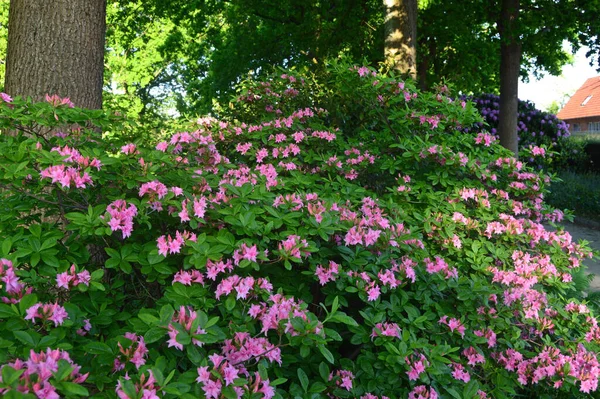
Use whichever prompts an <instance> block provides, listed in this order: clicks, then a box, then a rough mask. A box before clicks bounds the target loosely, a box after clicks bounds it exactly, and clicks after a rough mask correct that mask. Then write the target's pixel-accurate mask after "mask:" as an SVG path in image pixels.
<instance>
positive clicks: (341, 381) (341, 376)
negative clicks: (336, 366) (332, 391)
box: [329, 370, 354, 391]
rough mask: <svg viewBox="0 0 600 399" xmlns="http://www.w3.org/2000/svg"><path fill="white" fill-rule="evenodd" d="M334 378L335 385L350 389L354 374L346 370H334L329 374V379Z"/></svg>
mask: <svg viewBox="0 0 600 399" xmlns="http://www.w3.org/2000/svg"><path fill="white" fill-rule="evenodd" d="M334 379H335V385H337V386H338V387H341V388H344V389H345V390H346V391H351V390H352V381H354V374H353V373H352V372H351V371H348V370H336V372H335V373H331V374H330V375H329V381H331V380H334Z"/></svg>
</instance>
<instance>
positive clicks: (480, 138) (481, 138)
mask: <svg viewBox="0 0 600 399" xmlns="http://www.w3.org/2000/svg"><path fill="white" fill-rule="evenodd" d="M495 141H496V137H495V136H494V135H492V134H489V133H478V134H477V137H475V144H481V143H483V145H484V146H486V147H489V146H490V145H491V144H492V143H493V142H495Z"/></svg>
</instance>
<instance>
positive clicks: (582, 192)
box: [548, 171, 600, 220]
mask: <svg viewBox="0 0 600 399" xmlns="http://www.w3.org/2000/svg"><path fill="white" fill-rule="evenodd" d="M558 177H559V179H560V181H557V182H554V183H552V186H551V187H550V193H549V194H548V202H549V203H550V204H552V206H555V207H556V208H559V209H566V208H568V209H571V210H572V211H573V212H574V213H575V214H576V215H578V216H583V217H588V218H592V219H595V220H600V176H598V175H597V174H595V173H591V172H587V173H575V172H568V171H564V172H560V173H559V174H558Z"/></svg>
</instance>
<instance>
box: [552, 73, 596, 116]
mask: <svg viewBox="0 0 600 399" xmlns="http://www.w3.org/2000/svg"><path fill="white" fill-rule="evenodd" d="M590 96H591V97H590ZM588 97H590V98H589V99H588V100H587V101H586V99H587V98H588ZM584 102H585V105H582V104H583V103H584ZM556 116H557V117H558V118H559V119H562V120H569V119H575V118H587V117H592V116H600V76H596V77H594V78H589V79H588V80H586V81H585V83H584V84H583V86H581V87H580V88H579V90H577V91H576V92H575V94H573V95H572V96H571V98H570V99H569V102H567V104H566V105H565V106H564V107H563V109H561V110H560V111H559V112H558V114H556Z"/></svg>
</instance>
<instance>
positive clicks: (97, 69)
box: [4, 0, 106, 109]
mask: <svg viewBox="0 0 600 399" xmlns="http://www.w3.org/2000/svg"><path fill="white" fill-rule="evenodd" d="M105 32H106V0H10V10H9V19H8V50H7V60H6V78H5V83H4V88H5V91H6V92H7V93H8V94H10V95H13V96H15V95H19V96H24V97H25V96H30V97H32V98H33V99H35V100H41V99H43V98H44V96H45V95H46V94H50V95H53V94H57V95H59V96H60V97H69V98H70V99H71V101H72V102H73V103H74V104H75V105H76V106H78V107H83V108H93V109H99V108H102V83H103V80H102V76H103V75H102V74H103V71H104V35H105Z"/></svg>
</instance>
